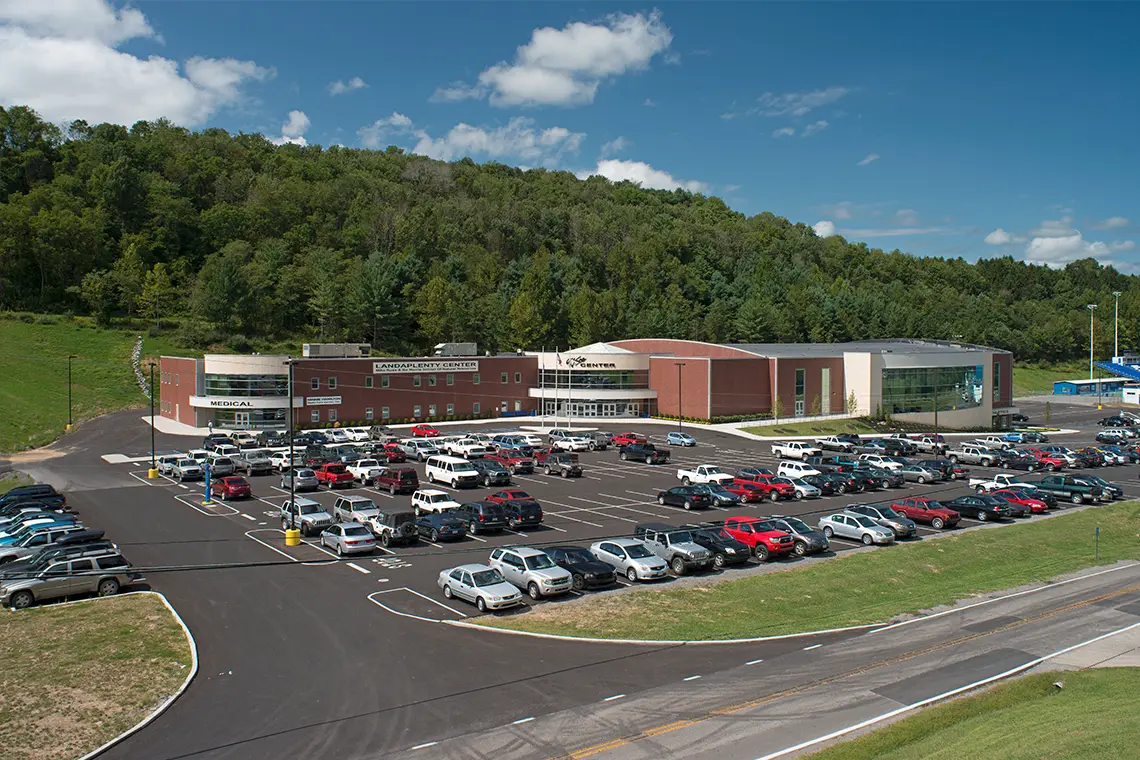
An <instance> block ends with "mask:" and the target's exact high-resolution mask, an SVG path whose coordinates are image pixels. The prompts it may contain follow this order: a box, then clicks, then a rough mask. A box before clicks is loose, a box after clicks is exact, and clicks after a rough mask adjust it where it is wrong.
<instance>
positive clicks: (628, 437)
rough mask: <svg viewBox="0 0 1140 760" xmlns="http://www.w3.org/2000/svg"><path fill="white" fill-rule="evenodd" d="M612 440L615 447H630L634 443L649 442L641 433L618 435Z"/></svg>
mask: <svg viewBox="0 0 1140 760" xmlns="http://www.w3.org/2000/svg"><path fill="white" fill-rule="evenodd" d="M611 440H612V443H613V445H614V446H629V445H631V444H634V443H647V442H648V441H649V439H648V438H646V437H645V436H643V435H642V434H641V433H618V434H617V435H615V436H614V437H613V439H611Z"/></svg>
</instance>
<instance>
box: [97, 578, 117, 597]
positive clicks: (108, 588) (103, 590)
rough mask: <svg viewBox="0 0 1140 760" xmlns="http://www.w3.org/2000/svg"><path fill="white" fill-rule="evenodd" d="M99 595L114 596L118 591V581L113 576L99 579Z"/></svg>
mask: <svg viewBox="0 0 1140 760" xmlns="http://www.w3.org/2000/svg"><path fill="white" fill-rule="evenodd" d="M97 593H98V594H99V596H114V595H115V594H117V593H119V582H118V581H117V580H115V579H114V578H104V579H103V580H101V581H99V590H98V592H97Z"/></svg>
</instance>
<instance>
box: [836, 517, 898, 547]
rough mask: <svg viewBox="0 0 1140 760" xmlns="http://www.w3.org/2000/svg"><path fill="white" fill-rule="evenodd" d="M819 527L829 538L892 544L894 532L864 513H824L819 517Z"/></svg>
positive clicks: (868, 543)
mask: <svg viewBox="0 0 1140 760" xmlns="http://www.w3.org/2000/svg"><path fill="white" fill-rule="evenodd" d="M819 529H820V530H821V531H823V535H825V536H827V537H828V538H829V539H830V538H831V537H832V536H839V537H841V538H848V539H852V540H854V541H861V542H862V543H864V544H866V545H867V546H870V545H871V544H893V543H894V542H895V534H894V531H892V530H891V529H890V528H884V527H883V526H882V525H879V524H878V523H877V522H875V521H874V520H872V519H871V518H870V517H867V516H866V515H845V514H838V515H826V516H824V517H821V518H820V519H819Z"/></svg>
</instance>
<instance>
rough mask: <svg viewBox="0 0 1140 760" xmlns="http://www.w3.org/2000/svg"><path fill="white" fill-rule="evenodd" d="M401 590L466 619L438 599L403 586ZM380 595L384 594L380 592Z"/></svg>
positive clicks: (463, 614)
mask: <svg viewBox="0 0 1140 760" xmlns="http://www.w3.org/2000/svg"><path fill="white" fill-rule="evenodd" d="M394 590H397V591H398V590H399V589H394ZM403 590H404V591H407V592H408V593H409V594H415V595H416V596H418V597H420V598H421V599H427V600H428V601H429V602H431V603H432V604H434V605H436V606H438V607H443V608H444V609H445V610H449V611H450V612H454V613H455V614H456V615H459V616H460V617H467V614H466V613H464V612H460V611H459V610H457V609H455V608H454V607H451V606H450V605H447V604H444V603H443V602H441V601H439V600H438V599H432V598H431V597H430V596H427V595H425V594H421V593H420V592H419V591H415V590H413V589H410V588H408V587H407V586H405V587H404V589H403ZM380 593H386V592H383V591H382V592H380Z"/></svg>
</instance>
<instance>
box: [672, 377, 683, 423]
mask: <svg viewBox="0 0 1140 760" xmlns="http://www.w3.org/2000/svg"><path fill="white" fill-rule="evenodd" d="M673 363H674V364H675V365H677V432H678V433H680V432H681V367H684V366H685V362H673Z"/></svg>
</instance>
